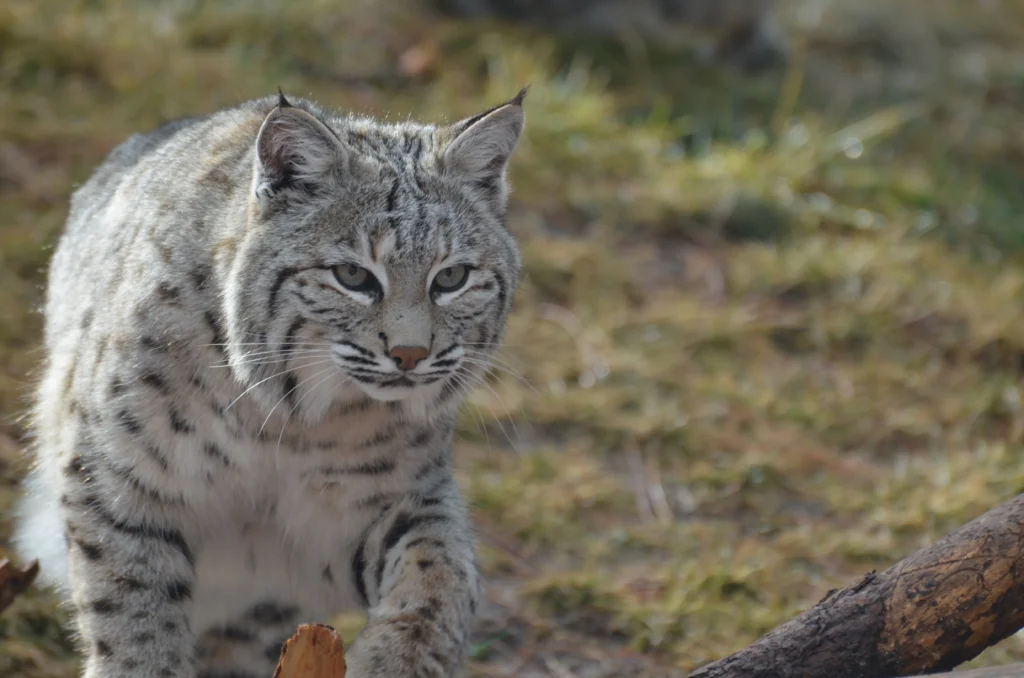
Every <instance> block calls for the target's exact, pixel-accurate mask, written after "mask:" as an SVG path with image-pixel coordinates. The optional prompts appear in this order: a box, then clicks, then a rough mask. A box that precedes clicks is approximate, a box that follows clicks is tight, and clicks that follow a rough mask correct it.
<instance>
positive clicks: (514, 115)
mask: <svg viewBox="0 0 1024 678" xmlns="http://www.w3.org/2000/svg"><path fill="white" fill-rule="evenodd" d="M525 98H526V88H525V87H524V88H523V89H522V90H520V92H519V94H517V95H516V96H515V98H514V99H512V100H510V101H508V102H506V103H504V104H501V105H500V106H495V107H494V108H491V109H489V110H486V111H484V112H483V113H480V114H478V115H475V116H473V117H471V118H467V119H465V120H463V121H461V122H458V123H455V125H453V126H452V128H451V133H452V135H453V137H454V138H453V139H452V141H451V142H450V143H449V144H448V147H447V148H445V150H444V152H443V156H442V157H443V163H444V167H445V168H446V169H448V170H450V171H452V172H456V173H458V174H460V175H461V176H462V177H464V178H465V179H466V180H467V181H470V182H472V183H474V184H477V185H479V186H480V187H481V188H486V189H495V188H497V189H498V190H499V193H500V194H501V195H502V199H503V198H504V194H505V193H506V192H507V188H506V187H505V186H504V184H505V170H506V168H507V167H508V161H509V158H510V157H511V156H512V151H514V150H515V147H516V144H517V143H518V142H519V137H520V136H521V135H522V133H523V126H524V125H525V122H526V116H525V115H524V113H523V100H524V99H525Z"/></svg>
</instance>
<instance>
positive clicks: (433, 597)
mask: <svg viewBox="0 0 1024 678" xmlns="http://www.w3.org/2000/svg"><path fill="white" fill-rule="evenodd" d="M524 95H525V90H524V91H523V92H520V94H519V95H518V96H516V97H515V98H513V99H512V100H511V101H508V102H507V103H505V104H502V105H500V106H497V107H495V108H492V109H490V110H487V111H485V112H483V113H481V114H479V115H476V116H473V117H471V118H468V119H466V120H463V121H461V122H458V123H456V124H453V125H446V126H432V125H426V124H416V123H412V122H407V123H402V124H395V125H385V124H381V123H378V122H375V121H373V120H368V119H358V118H354V117H348V116H343V115H338V114H335V113H332V112H328V111H325V110H322V109H321V108H319V107H317V106H315V105H313V104H311V103H309V102H307V101H301V100H288V99H286V98H285V96H284V95H283V94H281V95H280V96H278V97H270V98H265V99H260V100H257V101H250V102H247V103H244V104H241V105H239V106H237V107H234V108H230V109H227V110H222V111H220V112H217V113H215V114H213V115H210V116H208V117H204V118H192V119H186V120H180V121H177V122H173V123H170V124H168V125H166V126H164V127H162V128H160V129H158V130H156V131H155V132H152V133H150V134H145V135H140V136H134V137H132V138H130V139H129V140H128V141H126V142H125V143H124V144H122V145H121V146H120V147H118V148H117V149H115V150H114V151H113V152H112V153H111V154H110V156H109V157H108V158H107V160H106V161H105V162H104V163H103V165H102V166H100V167H99V168H98V169H97V170H96V172H95V173H94V174H93V176H92V177H91V178H90V179H89V181H88V182H87V183H86V184H85V185H83V186H82V187H81V188H80V189H79V190H78V191H77V192H76V193H75V194H74V197H73V199H72V203H71V210H70V215H69V217H68V224H67V230H66V232H65V233H64V235H63V237H62V239H61V241H60V244H59V246H58V248H57V251H56V254H55V256H54V258H53V262H52V266H51V270H50V276H49V287H48V297H47V302H46V332H45V350H46V366H45V371H44V375H43V379H42V382H41V385H40V387H39V389H38V393H37V397H36V403H35V412H34V430H35V434H36V437H37V445H36V450H35V458H36V463H35V465H34V468H33V470H32V472H31V473H30V476H29V479H28V481H27V494H26V497H25V499H24V501H23V503H22V505H21V509H20V514H21V522H20V527H19V533H18V536H17V543H18V547H19V549H20V551H21V553H22V554H23V555H24V556H25V557H27V558H39V559H40V560H41V562H42V565H43V572H44V574H45V576H46V577H47V578H48V580H49V582H51V583H53V584H55V585H57V586H58V587H59V588H60V589H61V590H62V591H63V592H64V593H65V594H66V595H67V597H68V598H69V600H70V601H71V602H72V603H73V608H74V610H75V618H76V623H77V628H78V631H79V633H80V636H81V641H82V647H83V650H84V653H85V668H84V676H85V677H86V678H249V677H251V678H269V676H270V675H271V674H272V671H273V666H274V664H275V663H276V660H277V657H278V654H279V651H280V647H281V643H282V641H283V640H284V639H286V638H287V637H288V636H289V635H290V634H291V633H292V632H293V631H294V628H295V626H296V625H297V624H298V623H302V622H310V621H327V620H328V619H329V618H330V617H331V616H332V615H333V614H335V613H337V612H339V611H342V610H344V609H346V608H363V609H367V610H368V618H369V621H368V623H367V626H366V628H365V629H364V630H363V631H362V633H361V634H360V636H359V638H358V639H357V640H356V641H355V643H354V644H353V646H352V647H351V648H350V651H349V652H348V653H347V661H348V663H349V676H350V678H383V677H384V676H387V677H389V678H403V677H409V678H412V677H413V676H431V677H434V676H449V675H452V674H453V672H455V671H456V670H457V668H458V667H459V666H460V664H461V662H462V660H463V658H464V656H465V652H466V644H467V634H468V630H469V627H470V622H471V619H472V618H473V616H474V613H475V609H476V605H477V600H478V596H479V586H480V578H479V575H478V572H477V566H476V557H475V552H474V542H473V536H472V532H471V529H470V526H469V523H468V519H467V511H466V508H465V506H464V504H463V500H462V498H461V495H460V493H459V490H458V488H457V486H456V484H455V482H454V480H453V478H452V472H451V444H452V437H453V430H454V421H455V415H456V410H457V408H458V406H459V404H460V401H461V398H462V396H463V395H464V392H465V390H466V388H468V387H470V386H471V385H472V384H473V382H474V380H475V379H477V378H479V377H480V375H481V371H482V368H484V367H486V365H487V364H488V356H489V354H490V352H491V351H492V349H493V348H494V347H495V346H496V345H497V344H498V342H499V341H500V339H501V336H502V333H503V329H504V325H505V321H506V317H507V315H508V312H509V306H510V305H511V302H512V298H513V294H514V292H515V289H516V285H517V281H518V275H519V268H520V258H519V253H518V250H517V247H516V243H515V241H514V239H513V237H512V236H511V235H510V233H509V232H508V231H507V230H506V228H505V225H504V214H505V209H506V201H507V196H508V190H509V189H508V185H507V183H506V166H507V164H508V161H509V158H510V156H511V154H512V152H513V149H514V148H515V146H516V144H517V141H518V139H519V137H520V134H521V132H522V130H523V125H524V114H523V99H524Z"/></svg>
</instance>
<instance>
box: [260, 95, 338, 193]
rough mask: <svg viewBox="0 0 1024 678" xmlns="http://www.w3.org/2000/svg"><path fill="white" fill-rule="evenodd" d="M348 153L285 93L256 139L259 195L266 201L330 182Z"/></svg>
mask: <svg viewBox="0 0 1024 678" xmlns="http://www.w3.org/2000/svg"><path fill="white" fill-rule="evenodd" d="M345 152H346V151H345V147H344V146H343V145H342V143H341V140H340V139H339V138H338V136H337V135H336V134H335V133H334V132H332V131H331V130H330V128H328V127H327V125H325V124H324V123H322V122H320V121H319V120H317V118H316V117H315V116H313V115H312V114H310V113H308V112H306V111H304V110H303V109H301V108H297V107H295V106H292V105H291V104H290V103H288V100H287V99H285V98H284V95H283V94H281V95H280V98H279V99H278V105H277V108H275V109H274V110H273V111H271V112H270V114H269V115H268V116H267V117H266V119H265V120H264V121H263V126H262V127H261V128H260V132H259V135H258V136H257V137H256V182H255V185H256V195H257V197H259V198H260V200H261V202H262V201H263V200H264V199H269V198H271V197H273V196H274V195H275V194H277V193H278V192H279V191H281V190H284V189H288V188H296V189H303V190H307V191H308V190H312V189H314V188H316V187H317V186H319V185H322V184H324V183H330V182H332V181H333V180H334V179H335V178H336V177H337V174H338V170H339V169H340V167H341V161H342V159H343V158H344V157H345Z"/></svg>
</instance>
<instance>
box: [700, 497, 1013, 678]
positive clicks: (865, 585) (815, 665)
mask: <svg viewBox="0 0 1024 678" xmlns="http://www.w3.org/2000/svg"><path fill="white" fill-rule="evenodd" d="M1022 627H1024V495H1019V496H1017V497H1016V498H1015V499H1012V500H1011V501H1008V502H1006V503H1005V504H1002V505H1001V506H998V507H996V508H994V509H992V510H991V511H989V512H988V513H986V514H984V515H982V516H981V517H979V518H976V519H975V520H973V521H971V522H969V523H967V524H966V525H964V526H963V527H961V528H960V529H958V530H956V531H954V532H952V533H951V534H949V535H947V536H946V537H944V538H943V539H941V540H939V541H938V542H936V543H935V544H933V545H932V546H929V547H927V548H925V549H923V550H921V551H918V552H917V553H915V554H913V555H911V556H910V557H908V558H906V559H904V560H902V561H900V562H898V563H897V564H895V565H893V566H892V567H890V568H889V569H888V570H886V571H885V572H882V573H881V574H876V573H874V572H871V573H869V574H868V575H866V576H865V577H864V578H863V579H861V581H859V582H857V583H856V584H854V585H853V586H851V587H849V588H846V589H842V590H840V591H831V592H829V593H828V594H827V595H826V596H825V597H824V598H823V599H822V600H821V601H820V602H819V603H818V604H817V605H815V606H814V607H812V608H811V609H809V610H807V611H806V612H804V613H803V614H801V615H799V616H798V617H795V618H794V619H791V620H790V621H788V622H786V623H785V624H783V625H782V626H780V627H778V628H777V629H775V630H774V631H772V632H770V633H769V634H768V635H766V636H764V637H763V638H761V639H760V640H758V641H757V642H755V643H754V644H753V645H750V646H748V647H746V648H744V649H742V650H740V651H739V652H736V653H735V654H733V655H731V656H729V657H726V658H725V659H721V660H719V661H716V662H712V663H711V664H707V665H705V666H703V667H701V668H700V669H698V670H696V671H694V672H693V673H692V674H690V678H821V677H823V676H828V677H829V678H891V677H893V676H911V675H915V674H921V673H934V672H937V671H948V670H950V669H952V668H954V667H955V666H957V665H959V664H962V663H963V662H965V661H968V660H970V659H973V658H974V657H976V656H977V655H978V654H979V653H980V652H981V651H982V650H984V649H985V648H987V647H989V646H991V645H994V644H995V643H997V642H999V641H1001V640H1003V639H1004V638H1006V637H1008V636H1010V635H1011V634H1013V633H1014V632H1016V631H1017V630H1019V629H1020V628H1022ZM1008 670H1010V669H1008ZM959 675H961V674H957V676H959ZM980 676H981V677H983V678H996V677H997V676H1006V677H1009V676H1022V677H1024V672H1018V673H1004V674H999V673H995V674H989V675H986V674H980Z"/></svg>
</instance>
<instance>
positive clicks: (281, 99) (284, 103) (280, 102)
mask: <svg viewBox="0 0 1024 678" xmlns="http://www.w3.org/2000/svg"><path fill="white" fill-rule="evenodd" d="M524 91H525V90H524ZM522 93H523V92H520V94H522ZM277 107H278V108H291V107H292V104H291V102H290V101H288V99H286V98H285V96H284V92H282V91H281V86H280V85H278V86H277Z"/></svg>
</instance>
